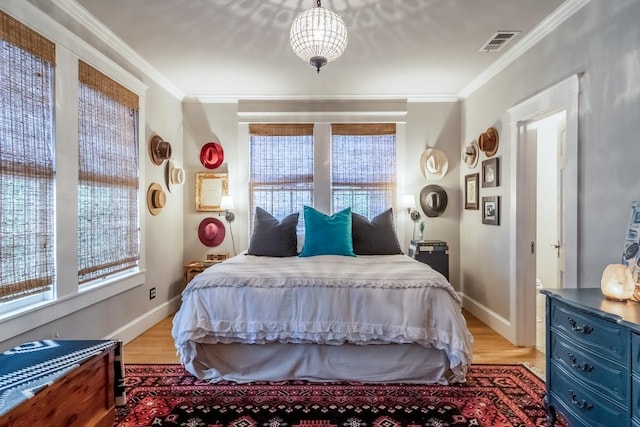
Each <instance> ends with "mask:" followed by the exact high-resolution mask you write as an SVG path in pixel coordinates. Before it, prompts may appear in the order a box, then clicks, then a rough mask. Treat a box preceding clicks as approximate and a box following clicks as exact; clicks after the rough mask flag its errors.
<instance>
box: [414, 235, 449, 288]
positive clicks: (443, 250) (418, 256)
mask: <svg viewBox="0 0 640 427" xmlns="http://www.w3.org/2000/svg"><path fill="white" fill-rule="evenodd" d="M409 256H410V257H411V258H414V259H415V260H417V261H420V262H423V263H425V264H428V265H429V266H431V268H433V269H434V270H435V271H437V272H438V273H440V274H442V275H443V276H444V277H445V278H446V279H447V280H449V245H448V244H447V242H443V241H442V240H412V241H411V245H409Z"/></svg>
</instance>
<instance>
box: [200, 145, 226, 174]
mask: <svg viewBox="0 0 640 427" xmlns="http://www.w3.org/2000/svg"><path fill="white" fill-rule="evenodd" d="M223 161H224V150H223V149H222V145H220V144H218V143H217V142H207V143H206V144H204V145H203V146H202V148H201V149H200V163H202V166H204V167H205V168H207V169H215V168H217V167H219V166H220V165H221V164H222V162H223Z"/></svg>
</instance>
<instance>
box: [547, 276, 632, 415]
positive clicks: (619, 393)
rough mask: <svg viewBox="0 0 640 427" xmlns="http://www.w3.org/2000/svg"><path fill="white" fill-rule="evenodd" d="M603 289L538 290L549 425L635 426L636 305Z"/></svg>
mask: <svg viewBox="0 0 640 427" xmlns="http://www.w3.org/2000/svg"><path fill="white" fill-rule="evenodd" d="M603 290H604V289H603ZM603 290H601V289H600V288H583V289H544V290H542V291H541V293H543V294H544V295H546V327H547V334H546V350H547V356H546V357H547V359H546V367H547V372H546V382H547V395H546V397H545V405H546V407H547V424H548V425H549V426H553V425H554V423H555V421H556V418H557V416H558V414H560V415H561V416H562V417H563V418H564V419H565V420H566V421H567V422H568V423H569V425H571V426H572V427H579V426H584V427H596V426H603V427H612V426H616V427H618V426H632V427H640V304H638V303H637V302H633V301H627V300H624V299H622V300H617V299H611V298H607V297H605V296H604V295H603Z"/></svg>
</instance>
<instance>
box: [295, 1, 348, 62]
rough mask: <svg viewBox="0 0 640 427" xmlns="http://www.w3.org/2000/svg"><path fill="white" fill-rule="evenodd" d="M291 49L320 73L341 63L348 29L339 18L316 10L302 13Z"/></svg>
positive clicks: (318, 2) (324, 10) (327, 10)
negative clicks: (333, 64)
mask: <svg viewBox="0 0 640 427" xmlns="http://www.w3.org/2000/svg"><path fill="white" fill-rule="evenodd" d="M289 37H290V41H291V48H292V49H293V51H294V52H295V53H296V55H298V56H299V57H300V58H301V59H302V60H304V61H309V63H310V64H311V65H313V66H314V67H315V68H316V70H317V71H318V73H319V72H320V67H323V66H324V65H326V64H327V63H328V62H331V61H333V60H335V59H338V58H339V57H340V55H342V53H343V52H344V50H345V48H346V47H347V41H348V40H347V27H346V25H345V24H344V21H343V20H342V18H341V17H340V16H338V15H337V14H336V13H335V12H333V11H331V10H329V9H325V8H324V7H322V5H321V4H320V0H317V6H316V7H314V8H311V9H309V10H307V11H304V12H302V13H300V14H299V15H298V16H297V17H296V19H294V21H293V24H291V31H290V33H289Z"/></svg>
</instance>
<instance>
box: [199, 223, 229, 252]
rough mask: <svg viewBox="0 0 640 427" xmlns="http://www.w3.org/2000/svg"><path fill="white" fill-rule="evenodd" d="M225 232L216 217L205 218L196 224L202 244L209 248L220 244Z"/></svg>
mask: <svg viewBox="0 0 640 427" xmlns="http://www.w3.org/2000/svg"><path fill="white" fill-rule="evenodd" d="M225 234H226V229H225V228H224V224H223V223H222V221H220V220H219V219H218V218H211V217H209V218H205V219H203V220H202V221H201V222H200V225H199V226H198V238H199V239H200V241H201V242H202V244H203V245H205V246H209V247H210V248H212V247H214V246H218V245H220V243H222V241H223V240H224V236H225Z"/></svg>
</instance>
